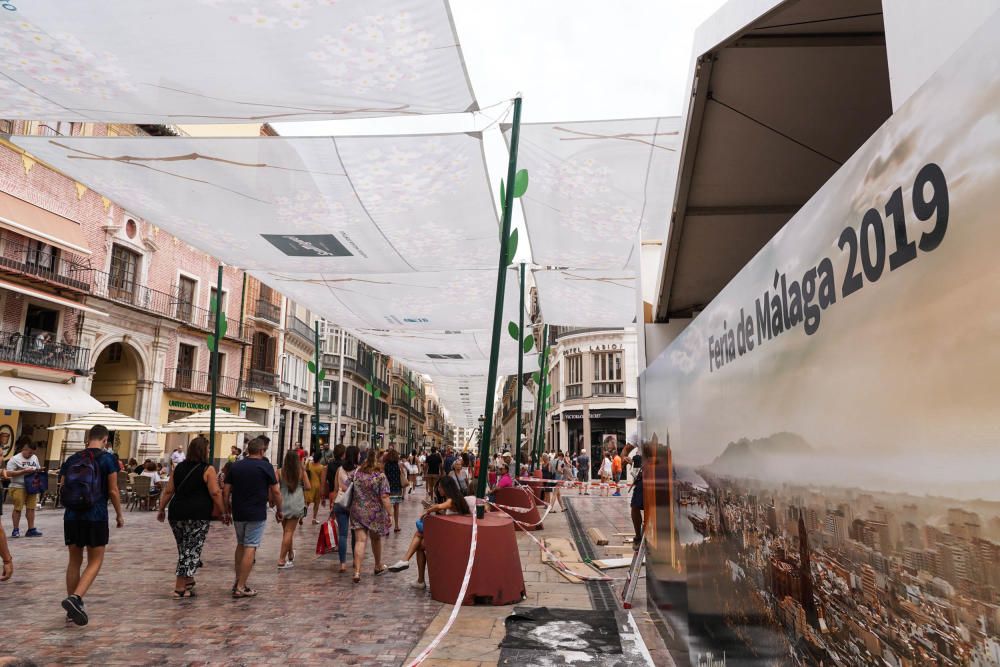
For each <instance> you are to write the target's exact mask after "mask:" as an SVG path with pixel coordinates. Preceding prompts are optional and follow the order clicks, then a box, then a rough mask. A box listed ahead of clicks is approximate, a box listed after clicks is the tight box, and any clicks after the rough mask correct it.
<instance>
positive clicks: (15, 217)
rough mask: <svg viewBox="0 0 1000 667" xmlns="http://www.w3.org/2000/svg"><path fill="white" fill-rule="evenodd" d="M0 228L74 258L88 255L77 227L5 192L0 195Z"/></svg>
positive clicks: (85, 240) (85, 241)
mask: <svg viewBox="0 0 1000 667" xmlns="http://www.w3.org/2000/svg"><path fill="white" fill-rule="evenodd" d="M0 228H3V229H9V230H10V231H12V232H14V233H16V234H20V235H21V236H27V237H29V238H32V239H35V240H36V241H41V242H42V243H47V244H48V245H51V246H55V247H57V248H60V249H62V250H67V251H69V252H72V253H76V254H78V255H89V254H90V250H89V249H88V248H87V239H86V238H84V236H83V228H82V227H80V225H79V224H77V223H76V222H73V221H72V220H70V219H69V218H64V217H62V216H61V215H56V214H55V213H52V212H51V211H46V210H45V209H44V208H40V207H38V206H35V205H34V204H29V203H28V202H26V201H24V200H23V199H18V198H17V197H15V196H14V195H10V194H7V193H6V192H0Z"/></svg>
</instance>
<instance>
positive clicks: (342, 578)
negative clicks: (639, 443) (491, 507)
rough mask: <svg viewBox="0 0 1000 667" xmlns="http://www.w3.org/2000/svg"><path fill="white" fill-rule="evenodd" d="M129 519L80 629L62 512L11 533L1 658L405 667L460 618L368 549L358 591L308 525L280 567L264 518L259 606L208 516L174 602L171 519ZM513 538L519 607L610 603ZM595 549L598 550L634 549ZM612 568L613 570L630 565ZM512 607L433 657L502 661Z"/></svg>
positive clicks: (458, 635) (590, 505) (394, 544)
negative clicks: (385, 567)
mask: <svg viewBox="0 0 1000 667" xmlns="http://www.w3.org/2000/svg"><path fill="white" fill-rule="evenodd" d="M423 497H424V496H423V491H418V492H415V493H414V494H413V495H412V496H410V497H409V499H408V500H407V502H405V503H404V504H403V507H402V513H401V524H402V527H403V531H402V532H401V533H395V534H393V535H391V536H390V537H389V538H388V539H387V540H385V545H386V549H385V555H384V560H385V562H386V563H391V562H393V561H395V560H397V559H398V558H400V557H401V556H402V554H403V553H404V552H405V550H406V546H407V544H408V542H409V539H410V535H411V534H412V528H411V527H412V526H413V520H414V519H415V518H416V516H417V515H418V514H419V513H420V507H421V506H420V502H419V500H420V499H422V498H423ZM570 503H572V504H573V507H574V509H575V512H576V515H577V517H578V519H579V520H580V523H581V524H582V526H583V528H584V529H585V528H587V527H590V526H596V527H598V528H600V529H601V530H602V531H604V533H605V534H606V535H607V536H608V537H612V535H613V534H614V533H615V532H626V531H628V530H630V529H629V528H628V526H630V525H631V524H630V522H629V518H628V517H629V515H628V511H629V510H628V502H627V500H625V499H622V498H594V497H585V496H581V497H578V496H575V495H573V496H571V497H570ZM4 509H5V510H8V511H5V512H4V517H3V526H4V529H5V530H6V531H7V533H8V535H9V533H10V527H11V526H10V512H9V509H10V507H9V505H8V506H6V507H5V508H4ZM321 518H322V513H321ZM125 520H126V526H125V528H123V529H120V530H118V529H116V528H114V526H113V525H112V528H111V531H112V532H111V545H110V547H109V549H108V553H107V557H106V559H105V562H104V567H103V569H102V571H101V575H100V577H98V580H97V582H96V584H95V585H94V587H93V588H92V589H91V591H90V593H89V594H88V596H87V598H86V601H87V610H88V612H89V613H90V617H91V620H90V624H89V625H87V626H86V627H83V628H79V627H77V626H75V625H72V624H69V623H67V622H66V621H65V620H64V618H65V614H64V612H63V610H62V608H61V607H60V606H59V602H60V600H62V598H63V597H64V596H65V584H64V582H63V574H64V572H65V566H66V550H65V548H64V547H63V546H62V511H61V510H51V509H46V510H43V511H40V512H39V519H38V522H37V523H38V527H39V528H40V529H41V530H42V531H43V532H44V533H45V536H44V537H42V538H35V539H28V538H21V539H17V540H11V541H10V545H11V548H12V551H13V553H14V558H15V566H16V571H15V575H14V579H12V580H11V581H8V582H4V583H0V618H2V619H4V620H5V621H6V622H7V624H8V628H11V627H12V626H11V625H10V624H11V623H12V621H13V619H18V618H20V619H24V620H25V621H26V624H25V626H24V629H23V631H21V630H19V631H18V632H17V633H16V635H15V634H7V633H5V636H6V637H14V636H16V637H17V641H15V642H7V641H4V642H2V648H0V655H4V654H9V653H15V654H17V655H21V656H24V657H29V658H32V659H34V660H35V661H36V662H37V663H38V664H40V665H59V664H88V665H97V664H102V663H103V664H106V665H122V664H129V665H160V664H169V665H187V664H190V665H244V664H245V665H251V664H252V665H261V664H273V663H277V662H281V663H284V664H300V665H312V664H321V663H331V662H335V663H336V664H341V665H353V664H356V665H400V664H403V663H404V662H405V661H406V659H407V658H408V657H409V658H412V657H414V656H416V655H417V654H418V653H419V652H420V650H422V649H423V647H424V646H426V645H427V643H429V642H430V640H431V639H432V638H433V637H434V635H435V634H437V632H438V631H439V630H440V628H441V627H442V626H443V624H444V621H445V619H446V618H447V616H448V614H449V613H450V612H451V607H450V606H448V605H442V604H440V603H437V602H434V601H433V600H431V598H430V596H429V595H427V594H426V593H420V592H419V591H415V590H413V589H411V588H409V586H408V584H409V583H410V581H412V580H413V579H414V578H415V574H414V571H413V569H412V568H411V569H410V570H408V571H406V572H404V573H401V574H391V573H387V574H386V575H384V576H382V577H378V578H377V579H376V578H374V577H373V576H372V569H373V561H372V557H371V552H370V551H369V553H368V555H367V556H366V560H365V566H364V569H363V571H362V574H363V579H362V582H361V583H360V584H358V585H357V586H355V585H353V584H352V583H351V580H350V575H349V574H344V575H339V574H337V572H336V570H337V567H338V566H337V559H336V557H335V556H332V557H331V556H327V557H324V558H322V559H319V560H315V545H316V536H317V532H318V527H317V526H312V525H311V524H310V522H309V520H308V519H307V521H306V525H305V526H303V527H301V528H300V529H299V530H298V531H297V533H296V551H297V555H296V559H295V568H294V569H291V570H287V571H282V572H279V571H277V570H276V569H275V563H276V562H277V553H278V547H279V542H280V528H279V526H278V524H277V523H276V522H274V521H271V522H269V523H268V528H267V533H266V535H265V538H264V543H263V546H262V547H261V549H260V551H259V552H258V558H257V565H256V567H255V568H254V572H253V574H252V575H251V578H250V582H251V584H252V585H253V586H254V587H255V588H256V589H257V590H258V591H259V595H258V597H257V598H254V599H250V600H233V599H231V598H230V596H229V587H230V586H231V585H232V580H233V573H232V572H233V570H232V552H233V547H234V546H235V538H234V535H233V530H232V528H226V527H224V526H222V525H220V524H213V526H212V529H211V532H210V533H209V537H208V541H207V543H206V548H205V553H204V556H203V558H202V560H203V561H204V563H205V567H204V569H202V570H201V571H200V572H199V574H198V591H199V595H198V597H196V598H194V599H192V600H183V601H176V600H173V599H171V594H170V593H171V590H172V589H173V573H174V566H175V563H176V548H175V546H174V541H173V537H172V535H171V533H170V529H169V527H168V526H167V525H165V524H159V523H157V522H156V520H155V514H154V513H152V512H141V511H136V512H126V517H125ZM23 521H24V520H23V519H22V527H21V528H22V532H23V531H24V525H23ZM535 535H536V536H538V537H544V536H546V535H548V536H558V537H572V531H571V529H570V525H569V521H568V515H567V514H565V513H559V514H550V515H549V517H548V518H547V519H546V521H545V530H543V531H540V532H537V533H535ZM612 543H613V544H614V543H618V544H621V540H620V538H617V539H613V541H612ZM518 545H519V547H520V557H521V565H522V568H523V569H524V579H525V585H526V588H527V598H526V599H525V601H524V602H523V603H522V604H524V605H529V606H549V607H563V608H578V609H603V608H607V607H606V605H607V602H608V600H607V598H608V591H607V590H605V591H604V592H603V593H601V592H595V587H596V586H597V584H571V583H568V582H567V581H566V580H565V579H563V578H562V577H561V576H560V575H559V574H558V573H557V572H555V570H553V569H552V568H551V567H549V566H548V565H543V564H542V562H541V558H540V555H539V551H538V547H537V546H536V545H535V544H534V542H532V541H531V540H530V539H529V538H528V537H526V536H525V535H524V534H522V533H520V532H519V533H518ZM594 549H595V555H597V556H621V555H625V554H622V553H621V552H609V551H606V550H604V549H603V548H601V547H594ZM348 558H350V555H348ZM612 572H613V576H618V577H621V576H624V573H625V571H624V570H613V571H612ZM615 587H616V588H615V589H614V590H613V591H612V592H613V593H614V594H617V593H618V590H619V589H620V582H615ZM644 596H645V593H644V590H643V587H642V585H641V584H640V588H639V590H638V591H637V592H636V596H635V598H636V599H635V602H636V607H637V608H636V609H635V610H634V611H633V615H634V616H635V618H636V621H637V625H638V626H639V628H640V631H641V632H642V635H643V637H644V638H645V639H646V643H647V645H648V646H649V649H650V651H651V652H652V654H653V659H654V662H655V664H656V665H668V664H671V663H670V659H669V657H668V656H667V654H666V653H665V652H660V647H661V646H662V644H660V643H659V638H658V637H657V635H656V632H655V629H653V626H652V625H651V623H650V621H649V620H648V616H647V615H646V614H645V613H644V611H643V608H642V601H643V599H644ZM512 609H513V606H503V607H493V606H475V607H465V608H463V609H462V611H461V613H460V614H459V617H458V620H457V622H456V624H455V625H454V626H453V628H452V630H451V632H450V634H449V636H448V637H446V638H445V640H444V641H443V642H442V644H441V645H440V646H439V647H438V649H437V650H436V651H435V652H434V653H433V654H432V656H431V658H430V659H429V660H428V661H427V662H425V663H424V664H425V665H427V666H428V667H434V666H435V665H438V666H439V667H470V666H473V665H475V666H484V665H495V664H497V661H498V659H499V656H500V651H499V649H498V647H497V644H498V643H499V641H500V640H501V639H502V638H503V635H504V618H505V617H506V616H507V615H508V614H510V612H511V610H512Z"/></svg>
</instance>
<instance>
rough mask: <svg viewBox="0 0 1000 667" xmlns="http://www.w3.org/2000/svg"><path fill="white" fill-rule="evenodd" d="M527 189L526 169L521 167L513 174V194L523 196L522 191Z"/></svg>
mask: <svg viewBox="0 0 1000 667" xmlns="http://www.w3.org/2000/svg"><path fill="white" fill-rule="evenodd" d="M527 191H528V170H527V169H521V170H520V171H518V172H517V175H516V176H514V196H515V197H523V196H524V193H525V192H527Z"/></svg>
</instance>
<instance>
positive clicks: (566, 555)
mask: <svg viewBox="0 0 1000 667" xmlns="http://www.w3.org/2000/svg"><path fill="white" fill-rule="evenodd" d="M542 543H543V544H544V545H545V548H546V549H548V550H549V551H551V552H552V553H553V554H555V556H556V558H558V559H559V560H561V561H562V562H564V563H579V562H580V552H578V551H577V550H576V545H574V544H573V541H572V540H568V539H566V538H564V537H546V538H545V539H544V540H542ZM550 560H552V557H551V556H549V555H548V554H547V553H545V552H544V551H542V562H543V563H547V562H549V561H550Z"/></svg>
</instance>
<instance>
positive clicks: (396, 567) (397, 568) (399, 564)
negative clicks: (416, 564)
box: [389, 560, 410, 572]
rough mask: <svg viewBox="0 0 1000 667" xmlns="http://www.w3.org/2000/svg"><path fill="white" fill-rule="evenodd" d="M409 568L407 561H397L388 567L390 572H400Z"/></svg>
mask: <svg viewBox="0 0 1000 667" xmlns="http://www.w3.org/2000/svg"><path fill="white" fill-rule="evenodd" d="M408 567H410V561H408V560H398V561H396V562H395V563H393V564H392V565H390V566H389V571H390V572H402V571H403V570H405V569H406V568H408Z"/></svg>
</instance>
